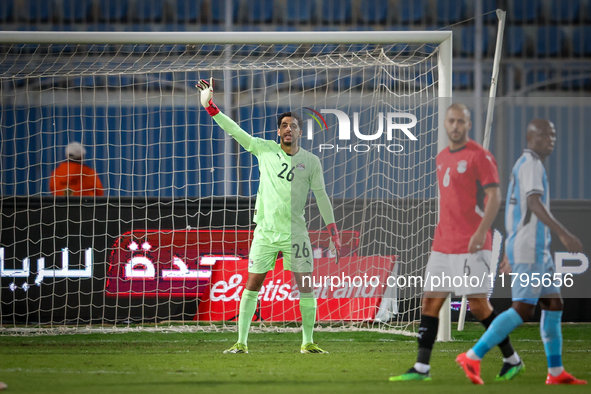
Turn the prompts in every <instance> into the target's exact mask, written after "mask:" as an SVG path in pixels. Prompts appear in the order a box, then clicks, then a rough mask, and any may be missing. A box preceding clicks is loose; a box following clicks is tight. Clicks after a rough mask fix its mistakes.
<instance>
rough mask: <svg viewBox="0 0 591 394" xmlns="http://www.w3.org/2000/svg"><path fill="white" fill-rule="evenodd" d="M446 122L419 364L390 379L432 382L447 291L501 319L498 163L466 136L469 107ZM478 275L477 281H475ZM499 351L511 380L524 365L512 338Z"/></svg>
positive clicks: (452, 111) (483, 315) (504, 376)
mask: <svg viewBox="0 0 591 394" xmlns="http://www.w3.org/2000/svg"><path fill="white" fill-rule="evenodd" d="M444 124H445V130H446V131H447V137H448V139H449V147H447V148H445V149H444V150H442V151H441V152H440V153H439V154H438V155H437V161H436V162H437V182H438V184H439V193H440V199H439V223H438V224H437V229H436V230H435V239H434V240H433V245H432V250H431V255H430V256H429V261H428V263H427V268H426V270H425V281H424V287H423V291H424V294H423V300H422V312H421V323H420V326H419V337H418V342H419V350H418V355H417V362H416V363H415V365H414V366H413V367H412V368H411V369H409V370H408V371H407V372H406V373H404V374H402V375H399V376H392V377H391V378H390V381H408V380H431V374H430V365H429V361H430V359H431V351H432V349H433V344H434V343H435V339H436V338H437V328H438V326H439V310H440V309H441V307H442V306H443V303H444V302H445V299H446V298H447V295H448V294H449V293H454V294H455V295H456V296H463V295H466V296H467V297H468V301H469V303H470V311H471V312H472V314H473V315H474V316H475V317H476V318H477V319H478V320H479V321H480V322H481V323H482V324H483V325H484V326H485V327H488V326H489V325H490V324H491V323H492V321H493V320H494V318H495V317H496V316H497V314H496V313H495V311H494V310H493V308H492V306H491V304H490V303H489V302H488V299H487V293H488V291H489V289H490V277H489V275H490V273H491V272H490V267H491V264H490V257H491V247H492V234H491V231H490V226H491V224H492V222H493V221H494V219H495V216H496V215H497V212H498V211H499V207H500V205H501V192H500V189H499V175H498V172H497V164H496V161H495V159H494V157H493V155H492V154H491V153H490V152H489V151H487V150H486V149H484V148H483V147H482V146H480V145H479V144H477V143H476V142H474V141H471V140H470V139H469V138H468V132H469V131H470V129H471V127H472V122H471V119H470V111H469V110H468V108H467V107H466V106H465V105H463V104H452V105H451V106H450V107H449V108H448V109H447V112H446V115H445V122H444ZM474 277H476V278H477V280H476V279H474V280H472V278H474ZM447 278H449V279H447ZM483 279H485V280H483ZM459 281H461V283H459ZM458 283H459V284H460V285H459V286H458ZM499 347H500V348H501V352H502V353H503V361H504V364H503V368H502V369H501V372H500V373H499V375H498V376H497V379H498V380H509V379H512V378H513V377H515V376H517V375H518V374H519V373H521V372H522V371H523V368H524V366H523V362H522V361H521V360H520V358H519V356H518V355H517V353H515V351H514V350H513V346H511V343H510V342H509V338H508V337H507V338H505V339H504V340H503V341H502V342H501V343H500V344H499Z"/></svg>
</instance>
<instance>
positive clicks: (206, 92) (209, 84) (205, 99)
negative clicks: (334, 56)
mask: <svg viewBox="0 0 591 394" xmlns="http://www.w3.org/2000/svg"><path fill="white" fill-rule="evenodd" d="M195 87H196V88H197V89H199V90H200V92H201V93H200V95H201V98H200V99H201V105H203V107H204V108H205V110H206V111H207V113H208V114H209V116H215V115H217V114H219V113H220V109H219V108H218V106H217V105H215V104H214V103H213V78H209V81H206V80H205V79H202V80H201V81H199V83H198V84H197V85H195Z"/></svg>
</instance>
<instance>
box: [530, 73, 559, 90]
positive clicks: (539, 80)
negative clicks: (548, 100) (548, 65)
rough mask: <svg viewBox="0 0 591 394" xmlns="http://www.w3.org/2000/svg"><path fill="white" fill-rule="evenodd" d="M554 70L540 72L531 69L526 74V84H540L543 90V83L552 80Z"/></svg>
mask: <svg viewBox="0 0 591 394" xmlns="http://www.w3.org/2000/svg"><path fill="white" fill-rule="evenodd" d="M555 74H556V73H555V71H554V70H542V69H531V70H528V71H527V72H526V74H525V75H526V77H525V80H526V83H527V85H534V84H541V85H542V86H541V88H543V87H544V86H543V85H544V83H545V82H547V81H550V80H552V79H554V76H555Z"/></svg>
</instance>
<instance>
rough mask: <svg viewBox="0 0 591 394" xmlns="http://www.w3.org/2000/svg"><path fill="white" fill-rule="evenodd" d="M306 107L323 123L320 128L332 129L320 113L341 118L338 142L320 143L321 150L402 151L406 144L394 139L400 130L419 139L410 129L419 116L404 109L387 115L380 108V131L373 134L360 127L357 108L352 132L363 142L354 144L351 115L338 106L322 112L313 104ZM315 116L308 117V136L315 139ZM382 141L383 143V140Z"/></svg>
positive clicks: (410, 138)
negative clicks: (363, 131) (311, 106)
mask: <svg viewBox="0 0 591 394" xmlns="http://www.w3.org/2000/svg"><path fill="white" fill-rule="evenodd" d="M305 109H307V110H309V111H311V113H309V115H310V116H311V117H312V119H314V120H315V121H316V123H317V124H318V126H320V130H327V131H328V130H329V129H328V124H327V123H326V120H325V119H324V117H323V116H322V115H321V114H333V115H336V117H337V120H338V134H337V136H336V141H337V142H336V143H325V144H320V145H319V146H318V150H319V152H322V151H329V150H332V151H336V152H341V151H346V152H357V153H365V152H369V151H370V150H372V149H376V150H377V151H378V152H380V151H382V150H383V151H387V152H391V153H400V152H402V151H403V150H404V146H403V145H401V144H397V143H394V142H393V141H392V140H393V139H394V136H395V135H397V138H399V137H398V135H400V132H402V134H404V135H405V136H406V138H408V139H409V140H412V141H417V137H415V135H414V134H413V133H412V132H411V131H410V129H412V128H413V127H415V126H416V124H417V117H416V116H414V115H413V114H409V113H404V112H387V113H386V116H384V113H383V112H380V113H378V121H377V123H378V129H377V131H375V132H374V133H373V134H363V133H361V132H360V131H359V112H354V113H353V133H354V134H355V136H356V137H357V138H358V139H359V140H361V141H364V142H363V143H358V144H352V145H351V144H349V142H350V141H351V119H350V118H349V116H348V115H347V114H346V113H345V112H343V111H339V110H337V109H321V110H320V112H318V111H315V110H313V109H312V108H307V107H306V108H305ZM312 119H307V120H306V128H305V133H306V138H307V139H308V140H310V141H312V140H313V139H314V123H313V121H312ZM384 120H385V122H384ZM321 121H322V122H321ZM384 123H385V127H384ZM384 129H385V133H386V143H383V142H384V141H383V134H384ZM380 141H381V142H382V143H380Z"/></svg>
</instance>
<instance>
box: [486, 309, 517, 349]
mask: <svg viewBox="0 0 591 394" xmlns="http://www.w3.org/2000/svg"><path fill="white" fill-rule="evenodd" d="M497 316H498V314H497V312H496V311H495V310H494V309H493V311H492V312H491V314H490V316H488V317H487V318H486V319H484V320H482V321H481V322H480V323H482V325H483V326H484V328H485V329H488V326H490V325H491V324H492V322H493V320H495V317H497ZM499 349H501V353H503V357H504V358H509V357H511V356H512V355H513V353H515V349H513V345H511V341H509V337H508V336H507V337H505V339H503V340H502V341H501V343H499Z"/></svg>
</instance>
